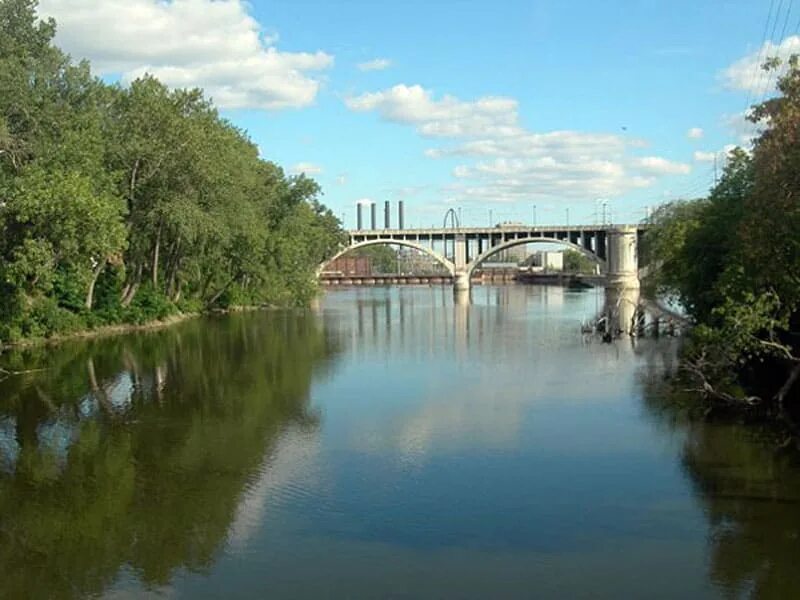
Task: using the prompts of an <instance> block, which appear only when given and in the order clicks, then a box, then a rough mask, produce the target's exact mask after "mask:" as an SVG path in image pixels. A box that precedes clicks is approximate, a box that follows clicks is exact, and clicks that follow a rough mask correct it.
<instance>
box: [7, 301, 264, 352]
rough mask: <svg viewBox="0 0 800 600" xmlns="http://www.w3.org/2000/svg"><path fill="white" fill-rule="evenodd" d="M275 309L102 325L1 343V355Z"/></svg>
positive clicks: (196, 313)
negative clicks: (208, 317) (231, 314)
mask: <svg viewBox="0 0 800 600" xmlns="http://www.w3.org/2000/svg"><path fill="white" fill-rule="evenodd" d="M275 308H278V307H276V306H272V305H263V306H229V307H228V308H214V309H211V310H207V311H192V312H180V313H176V314H173V315H169V316H168V317H164V318H161V319H154V320H152V321H148V322H146V323H119V324H113V325H101V326H100V327H94V328H89V329H81V330H78V331H73V332H69V333H59V334H56V335H52V336H49V337H33V338H26V339H23V340H19V341H16V342H11V343H3V342H0V354H2V353H3V352H4V351H6V350H14V349H20V348H30V347H35V346H50V345H57V344H61V343H63V342H68V341H71V340H79V339H93V338H101V337H108V336H114V335H125V334H128V333H135V332H137V331H152V330H156V329H163V328H165V327H171V326H173V325H177V324H178V323H182V322H184V321H187V320H189V319H195V318H197V317H202V316H205V315H220V314H230V313H234V312H245V311H255V310H273V309H275Z"/></svg>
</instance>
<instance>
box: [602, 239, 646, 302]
mask: <svg viewBox="0 0 800 600" xmlns="http://www.w3.org/2000/svg"><path fill="white" fill-rule="evenodd" d="M606 239H607V246H606V249H607V251H608V259H607V260H608V280H607V283H606V287H608V288H614V289H623V290H625V289H636V290H638V289H639V249H638V237H637V233H636V228H635V227H615V228H613V229H609V230H608V232H607V235H606Z"/></svg>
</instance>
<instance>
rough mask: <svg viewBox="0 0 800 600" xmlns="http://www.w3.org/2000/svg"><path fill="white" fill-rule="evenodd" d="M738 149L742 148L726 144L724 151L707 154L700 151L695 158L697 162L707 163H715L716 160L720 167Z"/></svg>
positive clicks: (695, 154)
mask: <svg viewBox="0 0 800 600" xmlns="http://www.w3.org/2000/svg"><path fill="white" fill-rule="evenodd" d="M736 148H740V146H736V144H726V145H725V146H723V147H722V149H720V150H717V151H716V152H705V151H698V152H695V153H694V155H693V157H694V160H695V161H696V162H707V163H713V162H714V160H715V159H716V160H717V162H718V164H719V165H720V166H723V165H724V164H725V163H726V162H727V160H728V155H729V154H730V153H731V151H733V150H734V149H736Z"/></svg>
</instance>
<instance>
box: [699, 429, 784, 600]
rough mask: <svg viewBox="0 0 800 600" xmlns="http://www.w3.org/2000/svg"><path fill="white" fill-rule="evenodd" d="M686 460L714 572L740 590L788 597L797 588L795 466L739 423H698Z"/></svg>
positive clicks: (718, 579)
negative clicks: (704, 518)
mask: <svg viewBox="0 0 800 600" xmlns="http://www.w3.org/2000/svg"><path fill="white" fill-rule="evenodd" d="M683 464H684V466H685V468H686V471H687V473H689V475H690V476H691V478H692V481H693V483H694V484H695V488H696V489H697V491H698V496H699V498H700V500H701V502H702V503H703V506H704V508H705V512H706V515H707V517H708V520H709V525H710V527H711V535H710V536H709V537H710V540H711V560H710V565H711V566H710V568H711V577H712V579H713V580H714V582H715V583H717V584H719V585H721V586H724V587H725V588H726V589H728V590H730V591H731V592H732V593H734V592H735V593H736V594H737V595H741V594H742V593H744V592H748V591H751V592H752V595H753V596H754V597H758V598H789V597H793V596H795V595H796V594H797V590H800V571H798V569H797V557H798V556H800V473H799V472H798V465H797V461H796V460H792V459H790V458H789V457H786V456H780V455H776V453H775V452H774V451H773V449H771V448H770V447H769V446H767V445H766V444H763V443H759V442H758V441H756V440H754V439H753V434H752V432H750V431H748V430H747V429H746V428H744V427H741V426H734V425H730V426H723V425H719V424H716V425H715V424H703V423H700V424H697V425H695V426H692V427H691V428H690V430H689V437H688V439H687V443H686V447H685V450H684V458H683Z"/></svg>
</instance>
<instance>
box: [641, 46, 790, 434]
mask: <svg viewBox="0 0 800 600" xmlns="http://www.w3.org/2000/svg"><path fill="white" fill-rule="evenodd" d="M763 68H764V69H765V70H767V71H777V75H778V91H779V93H778V95H777V96H775V97H773V98H769V99H767V100H766V101H764V102H762V103H761V104H758V105H755V106H753V107H752V108H751V109H750V110H749V111H748V113H747V118H748V120H749V121H750V122H751V123H752V124H753V126H754V128H755V130H756V133H755V134H754V138H753V139H752V147H751V149H749V150H744V149H742V148H735V149H733V150H731V151H730V152H728V153H727V157H726V162H725V167H724V171H723V173H722V176H721V178H720V179H719V181H718V182H716V184H715V185H714V187H713V188H712V189H711V190H710V191H709V193H708V195H707V196H706V197H703V198H696V199H688V200H681V201H676V202H672V203H669V204H666V205H664V206H662V207H660V208H658V209H657V210H656V212H655V213H654V215H653V217H652V227H651V228H650V229H648V231H647V232H646V233H645V235H644V239H643V243H642V247H641V252H642V258H643V261H644V263H645V264H648V265H649V267H650V271H651V276H649V278H648V279H647V280H645V282H644V283H645V285H646V289H649V290H650V293H655V294H658V295H666V296H670V297H672V298H673V299H675V300H677V301H678V302H679V303H680V304H681V305H682V306H683V307H684V308H685V310H686V312H687V314H688V316H689V317H690V320H691V322H692V329H691V333H690V335H689V337H688V340H687V343H686V344H685V346H684V348H683V350H682V352H681V357H680V369H679V373H678V374H677V376H676V377H675V381H674V385H675V387H676V388H678V387H681V388H683V389H682V391H683V392H688V393H690V394H691V395H692V397H691V398H690V400H689V404H690V405H693V409H694V410H695V411H697V410H698V409H700V411H701V412H702V415H703V416H704V417H706V418H710V417H714V416H722V415H726V416H733V417H735V418H737V419H744V420H746V421H749V422H767V423H773V424H776V425H778V426H779V429H784V430H787V431H791V432H793V437H794V438H795V440H800V62H798V57H797V56H793V57H791V58H790V59H789V60H788V61H786V62H784V63H782V62H781V61H779V60H778V59H768V60H767V61H766V62H765V64H764V65H763Z"/></svg>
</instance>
